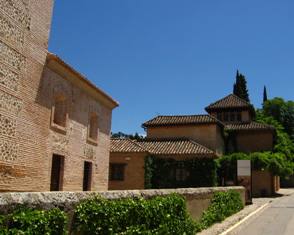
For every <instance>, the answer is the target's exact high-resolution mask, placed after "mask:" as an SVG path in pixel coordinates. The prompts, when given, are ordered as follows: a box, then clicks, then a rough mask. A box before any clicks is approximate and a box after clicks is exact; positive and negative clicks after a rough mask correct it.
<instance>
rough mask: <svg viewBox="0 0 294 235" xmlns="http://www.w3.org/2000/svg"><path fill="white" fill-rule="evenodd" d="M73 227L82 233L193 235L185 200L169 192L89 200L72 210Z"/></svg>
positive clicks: (193, 230)
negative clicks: (115, 198) (118, 198)
mask: <svg viewBox="0 0 294 235" xmlns="http://www.w3.org/2000/svg"><path fill="white" fill-rule="evenodd" d="M74 230H75V231H77V232H79V233H82V234H187V235H188V234H194V233H195V223H194V222H193V220H192V219H191V218H190V217H189V215H188V212H187V209H186V204H185V199H184V198H183V197H182V196H179V195H176V194H172V195H169V196H166V197H155V198H152V199H149V200H145V199H142V198H135V199H120V200H107V199H102V198H100V197H96V198H92V199H88V200H86V201H84V202H82V203H81V204H79V205H78V206H77V208H76V210H75V220H74Z"/></svg>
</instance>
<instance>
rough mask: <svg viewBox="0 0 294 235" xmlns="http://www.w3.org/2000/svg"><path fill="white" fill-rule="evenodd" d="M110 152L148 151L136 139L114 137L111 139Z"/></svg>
mask: <svg viewBox="0 0 294 235" xmlns="http://www.w3.org/2000/svg"><path fill="white" fill-rule="evenodd" d="M110 152H117V153H129V152H135V153H142V152H147V151H146V150H145V149H144V148H143V147H141V146H140V145H139V144H137V142H136V141H135V140H130V139H119V138H113V139H111V144H110Z"/></svg>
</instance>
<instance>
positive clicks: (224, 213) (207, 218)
mask: <svg viewBox="0 0 294 235" xmlns="http://www.w3.org/2000/svg"><path fill="white" fill-rule="evenodd" d="M243 207H244V206H243V203H242V200H241V197H240V194H239V193H238V192H236V191H233V190H230V191H228V192H216V193H215V194H214V196H213V198H212V201H211V204H210V206H209V207H208V209H207V210H206V211H204V212H203V214H202V217H201V219H200V220H199V221H198V223H197V232H200V231H201V230H203V229H206V228H208V227H210V226H211V225H213V224H214V223H217V222H221V221H223V220H224V219H225V218H227V217H229V216H231V215H233V214H235V213H237V212H238V211H240V210H242V209H243Z"/></svg>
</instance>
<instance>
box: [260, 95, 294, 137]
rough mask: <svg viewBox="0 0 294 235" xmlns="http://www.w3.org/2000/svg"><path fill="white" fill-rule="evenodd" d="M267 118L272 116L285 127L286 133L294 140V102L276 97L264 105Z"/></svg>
mask: <svg viewBox="0 0 294 235" xmlns="http://www.w3.org/2000/svg"><path fill="white" fill-rule="evenodd" d="M263 113H264V115H265V116H271V117H273V118H274V119H275V120H277V121H278V122H279V123H281V124H282V125H283V127H284V128H285V131H286V132H287V133H288V134H289V136H290V137H291V138H292V139H294V102H293V101H285V100H284V99H282V98H279V97H276V98H274V99H271V100H267V101H266V102H264V104H263Z"/></svg>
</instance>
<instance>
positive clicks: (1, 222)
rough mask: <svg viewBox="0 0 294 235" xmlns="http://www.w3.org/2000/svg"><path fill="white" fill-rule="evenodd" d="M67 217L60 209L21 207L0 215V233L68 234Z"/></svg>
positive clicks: (31, 234) (27, 234) (30, 234)
mask: <svg viewBox="0 0 294 235" xmlns="http://www.w3.org/2000/svg"><path fill="white" fill-rule="evenodd" d="M66 224H67V217H66V214H65V213H64V212H63V211H61V210H60V209H52V210H49V211H44V210H35V209H29V208H20V209H17V210H15V211H14V212H13V213H12V214H9V215H6V216H1V217H0V234H26V235H44V234H48V235H49V234H50V235H62V234H66Z"/></svg>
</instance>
